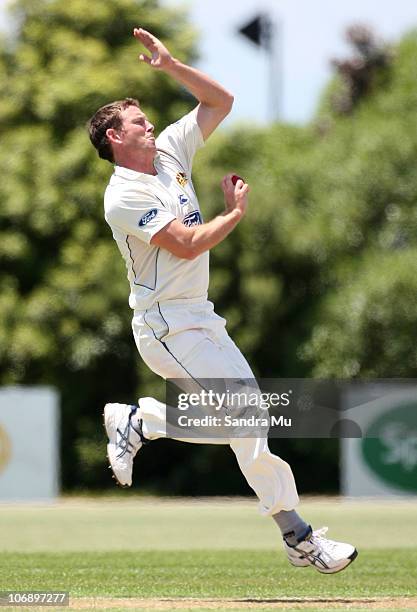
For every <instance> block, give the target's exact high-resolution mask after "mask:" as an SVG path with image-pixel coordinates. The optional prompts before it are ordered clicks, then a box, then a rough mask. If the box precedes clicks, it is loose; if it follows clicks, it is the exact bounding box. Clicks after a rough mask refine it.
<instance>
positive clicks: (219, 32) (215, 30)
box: [0, 0, 417, 123]
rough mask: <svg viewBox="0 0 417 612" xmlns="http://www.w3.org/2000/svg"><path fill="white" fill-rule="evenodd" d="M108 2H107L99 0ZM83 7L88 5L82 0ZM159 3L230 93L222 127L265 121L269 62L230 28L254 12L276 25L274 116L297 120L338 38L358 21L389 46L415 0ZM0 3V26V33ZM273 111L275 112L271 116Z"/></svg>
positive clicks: (312, 98)
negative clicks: (187, 23) (193, 38)
mask: <svg viewBox="0 0 417 612" xmlns="http://www.w3.org/2000/svg"><path fill="white" fill-rule="evenodd" d="M103 1H109V0H103ZM86 2H88V0H86ZM161 3H162V4H166V5H170V6H186V7H188V11H189V15H190V18H191V22H192V23H193V24H194V26H195V27H196V29H197V31H198V32H199V35H200V55H201V60H200V62H199V64H198V65H199V67H200V68H202V69H203V70H205V71H207V72H208V73H209V74H211V75H212V76H213V77H215V78H216V79H218V80H219V81H220V82H222V83H223V84H224V85H225V86H226V87H227V88H228V89H230V90H231V91H232V92H233V93H234V95H235V105H234V109H233V113H232V115H231V117H230V118H229V119H228V122H229V123H230V122H238V121H245V122H256V123H265V122H267V121H268V120H269V119H271V117H272V115H273V113H272V112H271V95H270V91H269V88H268V83H269V81H270V79H269V70H270V68H269V64H268V60H267V57H266V55H265V52H263V51H260V50H258V49H257V48H256V47H255V46H253V45H252V44H251V43H250V42H248V41H246V39H244V38H243V37H242V36H241V35H239V34H237V29H238V28H239V27H240V26H242V25H243V24H245V23H246V22H247V21H249V20H250V19H251V18H252V17H254V16H255V15H256V14H257V13H259V12H260V11H267V12H269V13H270V15H271V16H272V17H273V18H274V20H275V21H276V22H277V23H280V28H281V32H282V36H281V37H280V43H279V45H278V46H279V48H280V51H281V53H280V54H279V55H280V56H281V59H280V61H279V62H278V64H280V68H278V69H277V71H276V72H275V74H279V75H280V77H279V79H277V78H276V79H275V81H281V82H282V91H281V93H280V94H279V93H278V91H277V88H274V91H275V94H276V95H277V97H278V98H279V104H277V105H276V106H277V107H278V106H279V107H280V110H279V116H280V118H281V119H282V120H284V121H289V122H295V123H304V122H306V121H308V120H309V119H310V118H311V117H312V115H313V113H314V109H315V108H316V105H317V102H318V98H319V95H320V92H321V91H322V89H323V86H324V85H325V84H326V82H327V81H328V79H329V78H330V75H331V67H330V58H332V57H343V56H346V54H347V53H348V48H347V46H346V43H345V42H344V40H343V33H344V31H345V29H346V27H347V26H348V25H351V24H352V23H364V24H367V25H369V26H371V27H372V28H374V30H375V31H376V33H377V34H379V35H380V36H381V37H383V38H384V39H386V40H388V41H394V42H395V41H396V40H398V38H400V36H401V35H402V34H403V33H404V32H407V31H409V30H411V29H412V28H417V0H395V2H394V1H393V0H348V1H347V2H337V0H336V1H335V0H314V1H309V0H161ZM6 4H7V0H0V25H1V26H2V27H3V28H5V27H6V22H5V17H4V7H5V5H6ZM274 114H277V113H274Z"/></svg>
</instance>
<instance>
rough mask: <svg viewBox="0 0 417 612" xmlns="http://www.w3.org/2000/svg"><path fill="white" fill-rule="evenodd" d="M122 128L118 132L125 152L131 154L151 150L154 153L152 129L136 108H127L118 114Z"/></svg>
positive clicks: (143, 115) (144, 116)
mask: <svg viewBox="0 0 417 612" xmlns="http://www.w3.org/2000/svg"><path fill="white" fill-rule="evenodd" d="M120 116H121V119H122V126H121V128H120V130H118V132H119V133H120V137H121V140H122V146H123V148H124V149H125V150H130V151H131V152H132V153H134V152H139V151H144V150H152V151H156V148H155V138H154V135H153V130H154V127H153V125H152V123H150V122H149V121H148V119H147V118H146V115H145V114H144V113H143V112H142V111H141V110H140V108H138V107H137V106H128V107H127V108H125V110H123V111H121V113H120Z"/></svg>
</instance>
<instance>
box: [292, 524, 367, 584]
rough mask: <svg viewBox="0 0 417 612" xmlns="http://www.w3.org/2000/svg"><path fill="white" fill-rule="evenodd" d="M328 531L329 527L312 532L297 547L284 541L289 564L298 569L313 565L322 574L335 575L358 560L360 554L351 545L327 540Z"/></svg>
mask: <svg viewBox="0 0 417 612" xmlns="http://www.w3.org/2000/svg"><path fill="white" fill-rule="evenodd" d="M327 530H328V528H327V527H322V528H321V529H317V531H312V532H311V533H310V534H309V535H308V536H307V538H306V539H305V540H302V541H301V542H299V543H298V544H296V546H290V545H289V544H287V542H286V541H285V539H284V548H285V551H286V553H287V555H288V560H289V562H290V563H291V564H292V565H295V566H296V567H307V566H308V565H311V566H313V567H315V569H316V570H317V571H319V572H321V573H322V574H335V573H336V572H341V571H342V570H343V569H345V567H347V566H348V565H349V564H350V563H352V561H354V560H355V559H356V557H357V556H358V552H357V550H356V548H355V547H354V546H352V545H351V544H344V543H343V542H335V541H334V540H328V539H327V538H325V537H324V534H325V533H327Z"/></svg>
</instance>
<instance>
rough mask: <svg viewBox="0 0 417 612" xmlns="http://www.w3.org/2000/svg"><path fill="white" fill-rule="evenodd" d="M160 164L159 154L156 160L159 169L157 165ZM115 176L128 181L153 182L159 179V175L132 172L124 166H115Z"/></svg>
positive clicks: (155, 163)
mask: <svg viewBox="0 0 417 612" xmlns="http://www.w3.org/2000/svg"><path fill="white" fill-rule="evenodd" d="M158 162H159V154H158V153H157V154H156V156H155V160H154V165H155V168H157V164H158ZM114 174H115V175H116V176H120V177H122V178H124V179H126V180H128V181H137V180H140V181H148V182H151V181H153V180H155V179H156V178H158V175H157V174H146V173H145V172H137V170H132V169H131V168H125V167H124V166H115V167H114Z"/></svg>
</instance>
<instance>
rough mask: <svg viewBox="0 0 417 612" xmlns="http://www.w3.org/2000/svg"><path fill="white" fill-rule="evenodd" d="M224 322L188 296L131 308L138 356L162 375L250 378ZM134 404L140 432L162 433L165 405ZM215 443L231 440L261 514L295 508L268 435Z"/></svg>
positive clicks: (288, 474) (292, 489)
mask: <svg viewBox="0 0 417 612" xmlns="http://www.w3.org/2000/svg"><path fill="white" fill-rule="evenodd" d="M225 325H226V321H225V319H223V318H222V317H219V316H218V315H217V314H216V313H215V312H214V308H213V304H212V303H211V302H207V301H204V302H194V303H193V302H192V301H191V303H190V300H187V302H186V303H184V302H182V303H181V302H180V301H177V300H174V301H173V302H172V303H171V302H169V303H166V302H165V303H157V304H155V305H154V306H152V308H150V309H149V310H146V311H135V314H134V317H133V321H132V327H133V334H134V337H135V342H136V345H137V347H138V350H139V353H140V356H141V357H142V359H143V361H144V362H145V363H146V364H147V365H148V366H149V368H150V369H151V370H153V371H154V372H155V373H156V374H159V375H160V376H162V378H165V379H168V378H170V379H186V378H189V377H190V378H191V377H192V378H196V379H208V378H224V379H228V378H229V379H238V378H243V379H253V378H254V375H253V373H252V371H251V369H250V367H249V364H248V363H247V361H246V359H245V358H244V357H243V355H242V353H241V352H240V351H239V349H238V348H237V346H236V344H235V343H234V342H233V341H232V340H231V338H230V337H229V335H228V334H227V332H226V329H225ZM139 408H140V416H141V417H142V419H143V433H144V435H145V437H147V438H149V439H150V440H155V439H157V438H161V437H166V410H167V408H166V405H165V404H163V403H161V402H159V401H157V400H155V399H153V398H151V397H145V398H140V399H139ZM168 410H169V407H168ZM176 439H181V438H180V436H178V438H176ZM187 442H197V443H219V440H216V439H205V440H196V439H189V440H187ZM220 443H223V444H225V443H227V444H230V447H231V448H232V450H233V452H234V453H235V455H236V458H237V461H238V464H239V467H240V469H241V471H242V473H243V475H244V476H245V478H246V480H247V482H248V484H249V485H250V486H251V487H252V489H253V490H254V491H255V493H256V495H257V496H258V498H259V502H260V503H259V511H260V513H261V514H263V515H266V516H270V515H273V514H276V513H277V512H279V511H280V510H293V509H294V508H295V506H296V505H297V504H298V501H299V499H298V494H297V489H296V485H295V481H294V476H293V474H292V471H291V468H290V466H289V465H288V463H286V462H285V461H283V460H282V459H280V458H279V457H277V456H276V455H273V454H272V453H271V452H270V450H269V448H268V440H267V438H243V437H242V438H231V439H229V440H224V439H223V440H220Z"/></svg>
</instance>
